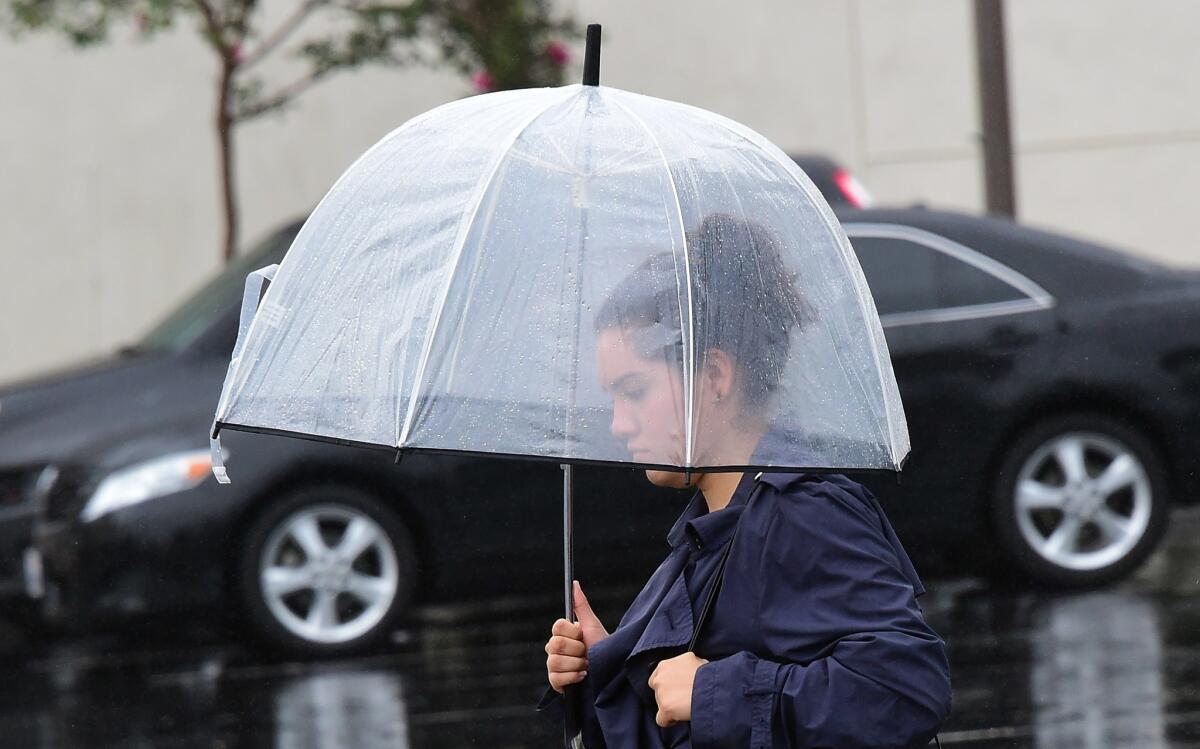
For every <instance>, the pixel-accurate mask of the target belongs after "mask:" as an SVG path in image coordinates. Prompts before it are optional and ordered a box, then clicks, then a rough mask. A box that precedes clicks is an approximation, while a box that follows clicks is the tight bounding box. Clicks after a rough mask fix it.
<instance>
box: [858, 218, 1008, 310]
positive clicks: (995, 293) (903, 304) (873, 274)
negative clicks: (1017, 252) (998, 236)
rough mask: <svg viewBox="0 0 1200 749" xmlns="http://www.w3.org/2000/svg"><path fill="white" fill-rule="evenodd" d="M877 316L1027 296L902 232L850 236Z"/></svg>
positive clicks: (1003, 300) (968, 305)
mask: <svg viewBox="0 0 1200 749" xmlns="http://www.w3.org/2000/svg"><path fill="white" fill-rule="evenodd" d="M850 241H851V244H852V245H853V246H854V250H855V253H856V254H857V255H858V261H859V264H860V265H861V266H862V269H863V274H864V275H865V276H866V277H867V285H868V286H870V288H871V295H872V296H873V297H875V307H876V308H877V309H878V311H879V314H880V315H892V314H898V313H903V312H923V311H928V310H936V309H946V308H952V307H970V306H974V305H979V304H994V303H996V302H1009V301H1014V300H1021V299H1028V298H1029V297H1028V296H1027V295H1026V294H1025V293H1024V292H1022V291H1021V290H1019V289H1017V288H1016V287H1014V286H1012V285H1011V284H1009V283H1006V282H1005V281H1003V280H1001V279H999V278H997V277H996V276H994V275H992V274H991V273H988V272H987V271H985V270H982V269H980V268H977V267H975V266H974V265H971V264H970V263H967V262H964V261H963V260H960V259H959V258H956V257H954V256H952V255H950V254H947V253H945V252H942V251H940V250H938V249H936V248H933V247H930V246H928V245H924V244H921V243H920V242H914V241H912V240H909V239H903V238H900V237H870V236H868V237H852V238H851V240H850Z"/></svg>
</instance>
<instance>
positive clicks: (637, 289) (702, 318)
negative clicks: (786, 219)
mask: <svg viewBox="0 0 1200 749" xmlns="http://www.w3.org/2000/svg"><path fill="white" fill-rule="evenodd" d="M686 239H687V253H688V260H689V266H690V267H689V268H688V269H687V271H688V272H687V273H686V274H685V272H684V267H683V258H682V257H681V256H679V257H677V256H676V255H675V254H673V253H670V252H663V253H659V254H656V255H653V256H651V257H650V258H648V259H647V260H646V261H645V262H644V263H642V264H641V265H640V266H638V267H637V268H636V269H634V270H633V271H632V272H631V273H630V274H629V275H628V276H626V277H625V278H624V279H622V281H621V282H620V283H618V284H617V286H616V287H615V288H614V289H613V291H612V292H611V293H610V294H609V296H608V299H607V300H606V301H605V303H604V304H603V306H601V308H600V311H599V312H598V313H597V314H596V319H595V325H594V327H595V332H596V333H600V332H602V331H604V330H610V329H621V330H628V331H630V332H631V335H632V337H633V339H634V340H633V344H634V346H635V348H636V350H637V351H638V353H639V355H641V356H643V357H645V358H653V357H656V356H663V355H664V354H669V355H670V356H671V357H672V358H674V359H675V360H676V361H677V362H679V363H680V364H682V362H683V334H682V332H681V325H682V324H683V321H684V320H686V316H684V317H682V318H681V312H680V302H681V300H682V302H683V303H684V304H686V303H687V298H688V292H687V288H686V283H687V278H688V277H689V276H690V278H691V285H692V290H691V291H692V293H691V299H692V305H693V310H692V319H693V322H694V328H695V330H696V340H695V342H694V343H695V347H696V352H697V356H698V357H699V356H700V355H702V352H704V351H706V350H708V349H720V350H721V351H724V352H725V353H727V354H729V355H730V356H731V357H733V359H734V361H735V362H736V363H737V366H738V371H739V374H740V376H739V378H738V380H739V382H740V391H741V394H742V396H743V398H744V400H743V402H744V403H746V404H747V405H750V406H758V405H763V404H764V403H765V402H766V400H767V398H768V396H770V394H771V393H772V392H773V391H774V390H775V388H776V387H777V386H778V385H779V380H780V378H781V377H782V376H783V368H784V364H785V363H786V362H787V358H788V349H789V343H790V333H791V329H792V328H794V327H803V326H804V325H806V324H807V323H808V322H810V321H811V320H814V319H816V315H815V312H814V310H813V309H812V308H811V306H810V305H809V304H808V303H807V302H806V300H804V299H803V298H802V297H801V296H800V294H799V292H798V291H797V290H796V284H795V276H794V275H793V274H790V273H789V272H788V270H787V268H786V267H785V266H784V263H783V259H782V257H781V255H780V252H779V244H778V242H777V241H776V240H775V238H774V237H773V236H771V235H770V234H769V233H768V232H767V231H766V230H765V229H764V228H763V227H761V226H759V225H757V224H755V223H752V222H750V221H747V220H744V219H740V218H735V217H734V216H730V215H728V214H714V215H710V216H708V217H706V218H705V219H704V221H702V222H701V224H700V227H699V228H698V229H696V230H695V231H693V232H689V233H688V234H687V236H686ZM664 349H670V350H669V351H664Z"/></svg>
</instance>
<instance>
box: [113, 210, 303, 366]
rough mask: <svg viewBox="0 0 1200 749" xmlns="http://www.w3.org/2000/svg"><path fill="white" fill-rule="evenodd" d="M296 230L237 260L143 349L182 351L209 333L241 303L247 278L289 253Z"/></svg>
mask: <svg viewBox="0 0 1200 749" xmlns="http://www.w3.org/2000/svg"><path fill="white" fill-rule="evenodd" d="M295 235H296V228H295V227H289V228H288V229H284V230H282V231H279V232H276V233H275V234H273V235H271V236H270V237H268V238H267V239H265V240H263V241H262V242H260V243H259V244H258V246H257V247H255V248H254V249H253V250H251V251H249V252H247V253H244V254H242V255H239V256H238V257H236V258H234V260H233V262H231V263H229V265H227V266H225V268H224V269H223V270H221V272H220V273H218V274H217V276H216V277H215V278H213V279H212V280H211V281H209V282H208V283H206V284H205V285H204V286H203V287H202V288H201V289H200V290H199V291H197V292H196V293H195V294H193V295H192V296H191V297H190V298H188V300H187V301H186V302H184V303H183V304H182V305H180V306H179V307H178V308H177V309H176V310H175V311H174V312H172V313H171V314H170V315H168V316H167V318H166V319H165V320H163V321H162V322H160V323H159V324H158V325H155V326H154V328H153V329H152V330H151V331H150V332H149V333H147V334H146V336H145V337H144V338H143V339H142V340H141V342H140V343H138V345H137V347H136V348H137V349H139V350H155V351H162V350H166V351H178V350H180V349H183V348H185V347H186V346H188V345H189V344H190V343H191V342H192V341H194V340H196V338H197V337H198V336H200V335H201V334H203V333H204V331H206V330H208V328H209V326H210V325H212V323H213V321H214V320H216V319H217V318H218V317H220V315H221V313H222V312H224V311H226V310H228V309H229V308H230V306H231V305H234V304H237V300H238V299H239V298H240V296H241V293H242V288H243V286H244V285H245V283H246V276H247V275H248V274H249V273H251V272H253V271H255V270H257V269H259V268H261V267H263V266H264V265H270V264H271V263H277V262H279V260H280V259H281V258H282V257H283V254H284V252H286V251H287V248H288V246H289V245H290V244H291V241H292V239H293V238H294V237H295Z"/></svg>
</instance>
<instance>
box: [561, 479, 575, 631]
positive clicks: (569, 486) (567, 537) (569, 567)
mask: <svg viewBox="0 0 1200 749" xmlns="http://www.w3.org/2000/svg"><path fill="white" fill-rule="evenodd" d="M573 468H574V466H571V465H570V464H568V463H563V464H562V470H563V603H564V606H565V610H566V619H567V621H571V622H573V621H575V607H574V606H573V605H572V603H573V600H572V599H573V598H574V596H573V595H572V594H573V592H574V591H573V590H572V586H571V583H572V581H573V580H574V579H575V577H574V575H575V572H574V565H573V564H572V561H573V556H574V550H573V548H572V547H573V541H574V539H573V534H572V526H573V519H572V506H573V504H574V502H575V494H574V486H573V482H572V475H571V472H572V470H573Z"/></svg>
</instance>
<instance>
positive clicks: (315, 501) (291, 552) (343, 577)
mask: <svg viewBox="0 0 1200 749" xmlns="http://www.w3.org/2000/svg"><path fill="white" fill-rule="evenodd" d="M415 571H416V558H415V555H414V553H413V546H412V542H411V539H410V536H409V534H408V531H407V530H406V529H405V527H404V524H403V523H402V522H401V521H400V519H399V517H398V516H397V515H396V514H395V513H394V512H392V511H391V510H390V509H388V508H387V507H386V506H385V505H383V504H382V503H381V502H379V501H378V500H377V499H375V497H373V496H372V495H370V494H368V493H366V492H363V491H360V490H358V489H352V488H348V487H341V486H323V487H312V488H306V489H303V490H300V491H297V492H294V493H292V494H289V495H288V496H286V497H284V498H282V499H281V500H280V501H278V502H276V503H274V504H273V505H271V506H270V507H269V509H268V510H267V511H266V512H264V513H263V514H261V515H260V516H259V517H258V518H257V519H256V520H255V521H254V522H253V523H252V525H251V527H250V529H249V531H248V533H247V535H246V540H245V545H244V547H243V554H242V562H241V568H240V573H241V574H240V578H241V580H240V582H241V585H240V587H241V593H242V598H243V604H244V608H245V611H246V613H247V615H248V618H249V620H250V623H251V624H252V625H253V627H254V629H255V630H256V632H257V634H259V635H260V636H261V637H262V638H263V639H264V640H265V641H266V642H267V643H268V644H269V645H273V646H276V647H278V648H281V649H283V650H286V651H288V652H291V653H294V654H299V655H309V656H324V655H340V654H344V653H349V652H357V651H360V650H363V649H366V648H369V647H370V646H372V645H374V644H377V643H378V642H380V641H381V640H382V639H383V638H385V637H386V636H387V635H388V634H389V632H390V631H391V629H392V627H393V625H394V624H395V620H396V618H397V616H398V615H399V614H400V613H401V612H402V611H403V610H404V608H405V607H406V606H407V604H408V603H409V601H410V598H411V595H412V591H413V590H414V579H413V578H414V575H415Z"/></svg>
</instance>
